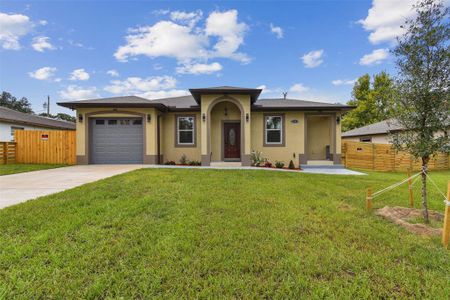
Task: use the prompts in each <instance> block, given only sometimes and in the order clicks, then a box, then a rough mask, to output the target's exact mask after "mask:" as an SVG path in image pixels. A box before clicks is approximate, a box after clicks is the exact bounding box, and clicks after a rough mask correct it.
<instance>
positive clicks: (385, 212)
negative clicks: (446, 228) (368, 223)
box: [375, 206, 444, 236]
mask: <svg viewBox="0 0 450 300" xmlns="http://www.w3.org/2000/svg"><path fill="white" fill-rule="evenodd" d="M375 214H376V215H378V216H382V217H383V218H385V219H388V220H389V221H392V222H394V223H395V224H397V225H400V226H402V227H403V228H405V229H406V230H408V231H410V232H412V233H416V234H420V235H423V236H440V235H442V228H433V227H430V226H427V225H425V224H413V223H410V222H409V221H411V220H413V219H417V218H420V217H422V210H420V209H415V208H407V207H399V206H395V207H389V206H385V207H383V208H380V209H378V210H377V211H376V212H375ZM429 217H430V219H433V220H435V221H439V222H441V221H442V220H444V216H443V215H442V214H441V213H439V212H437V211H433V210H430V211H429Z"/></svg>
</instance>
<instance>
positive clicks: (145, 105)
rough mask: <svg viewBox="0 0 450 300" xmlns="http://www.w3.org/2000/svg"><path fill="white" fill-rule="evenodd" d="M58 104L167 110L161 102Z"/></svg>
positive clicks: (64, 104) (82, 106)
mask: <svg viewBox="0 0 450 300" xmlns="http://www.w3.org/2000/svg"><path fill="white" fill-rule="evenodd" d="M57 104H58V105H59V106H62V107H67V108H70V109H77V108H91V107H115V108H125V107H134V108H157V109H158V110H160V111H162V112H166V111H167V106H165V105H164V104H162V103H79V102H78V103H77V102H58V103H57Z"/></svg>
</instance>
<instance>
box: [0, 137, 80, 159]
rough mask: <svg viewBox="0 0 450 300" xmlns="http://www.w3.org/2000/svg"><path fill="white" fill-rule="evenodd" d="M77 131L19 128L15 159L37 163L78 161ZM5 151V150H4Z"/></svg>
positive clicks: (16, 138)
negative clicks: (76, 147) (76, 152)
mask: <svg viewBox="0 0 450 300" xmlns="http://www.w3.org/2000/svg"><path fill="white" fill-rule="evenodd" d="M75 134H76V133H75V131H69V130H52V131H37V130H18V131H16V132H15V137H14V138H15V143H14V145H15V147H14V148H11V149H14V150H13V152H14V154H15V157H14V158H15V161H16V162H17V163H35V164H39V163H40V164H69V165H73V164H75V162H76V156H75V151H76V150H75V143H74V142H72V141H74V140H75V139H76V135H75ZM2 153H3V152H2Z"/></svg>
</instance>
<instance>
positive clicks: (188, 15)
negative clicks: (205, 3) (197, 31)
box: [170, 10, 203, 27]
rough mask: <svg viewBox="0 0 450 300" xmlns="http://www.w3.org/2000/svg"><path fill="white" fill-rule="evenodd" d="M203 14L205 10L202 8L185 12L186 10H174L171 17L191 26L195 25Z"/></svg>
mask: <svg viewBox="0 0 450 300" xmlns="http://www.w3.org/2000/svg"><path fill="white" fill-rule="evenodd" d="M202 16H203V12H202V11H201V10H196V11H193V12H184V11H178V10H176V11H173V12H171V13H170V19H171V20H172V21H175V22H180V23H182V24H186V25H189V27H193V26H195V24H197V22H198V21H200V19H201V18H202Z"/></svg>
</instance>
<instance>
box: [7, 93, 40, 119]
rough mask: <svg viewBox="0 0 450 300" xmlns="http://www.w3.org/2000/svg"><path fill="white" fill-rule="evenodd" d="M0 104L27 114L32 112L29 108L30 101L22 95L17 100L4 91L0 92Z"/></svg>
mask: <svg viewBox="0 0 450 300" xmlns="http://www.w3.org/2000/svg"><path fill="white" fill-rule="evenodd" d="M0 106H4V107H7V108H10V109H13V110H17V111H20V112H23V113H27V114H32V113H33V110H32V109H31V103H30V102H29V101H28V99H27V98H25V97H22V98H21V99H20V100H17V98H16V97H14V96H13V95H11V94H10V93H8V92H5V91H3V92H2V95H1V98H0Z"/></svg>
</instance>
